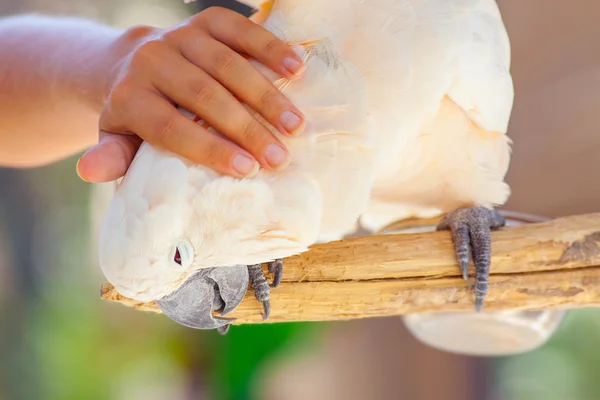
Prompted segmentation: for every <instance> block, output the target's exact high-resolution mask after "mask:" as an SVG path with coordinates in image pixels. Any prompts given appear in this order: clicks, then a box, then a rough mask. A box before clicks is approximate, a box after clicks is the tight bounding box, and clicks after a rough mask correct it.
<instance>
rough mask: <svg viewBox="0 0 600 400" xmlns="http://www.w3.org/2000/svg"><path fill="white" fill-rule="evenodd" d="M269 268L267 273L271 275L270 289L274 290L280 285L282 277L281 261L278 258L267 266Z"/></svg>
mask: <svg viewBox="0 0 600 400" xmlns="http://www.w3.org/2000/svg"><path fill="white" fill-rule="evenodd" d="M267 267H268V268H269V272H270V273H271V274H273V283H272V284H271V287H272V288H276V287H277V286H279V284H280V283H281V278H282V277H283V260H281V259H280V258H279V259H277V260H275V261H271V262H270V263H268V264H267Z"/></svg>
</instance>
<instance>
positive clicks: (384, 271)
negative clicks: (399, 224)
mask: <svg viewBox="0 0 600 400" xmlns="http://www.w3.org/2000/svg"><path fill="white" fill-rule="evenodd" d="M283 262H284V277H283V281H282V284H281V285H280V286H279V287H278V288H276V289H272V292H271V316H270V318H269V320H268V321H266V322H267V323H269V322H285V321H332V320H347V319H358V318H368V317H383V316H392V315H403V314H412V313H422V312H470V311H473V309H474V305H473V294H472V289H471V286H472V280H473V278H472V273H471V277H470V279H469V280H468V281H465V280H463V279H462V278H461V276H460V270H459V267H458V264H457V263H456V261H455V258H454V250H453V245H452V239H451V236H450V233H449V232H447V231H443V232H425V233H412V234H390V235H374V236H365V237H359V238H351V239H345V240H341V241H337V242H330V243H325V244H319V245H314V246H312V247H311V248H310V250H309V251H307V252H305V253H303V254H299V255H296V256H292V257H288V258H286V259H284V260H283ZM471 267H472V266H471ZM265 273H266V274H268V272H267V270H266V268H265ZM101 296H102V298H103V299H105V300H110V301H113V302H117V303H121V304H123V305H126V306H130V307H133V308H136V309H139V310H144V311H153V312H160V310H159V309H158V308H157V307H156V305H155V304H154V303H153V302H151V303H140V302H136V301H134V300H131V299H128V298H125V297H123V296H121V295H120V294H119V293H118V292H117V291H116V289H115V288H114V287H113V286H112V285H110V284H108V283H107V284H105V285H103V287H102V290H101ZM598 304H600V213H596V214H587V215H577V216H570V217H564V218H559V219H555V220H552V221H548V222H544V223H536V224H529V225H523V226H517V227H506V228H503V229H500V230H498V231H495V232H493V233H492V261H491V274H490V286H489V293H488V296H487V298H486V303H485V306H484V310H485V311H498V310H508V309H546V308H576V307H590V306H592V307H593V306H597V305H598ZM261 310H262V306H261V304H260V303H258V302H257V301H256V300H255V299H254V292H253V291H252V290H251V289H250V290H248V293H247V294H246V298H245V299H244V301H243V302H242V303H241V304H240V305H239V306H238V307H237V309H236V310H234V311H233V312H232V313H230V314H229V315H228V317H232V318H237V319H236V321H235V322H234V324H244V323H262V322H264V321H263V320H262V314H261Z"/></svg>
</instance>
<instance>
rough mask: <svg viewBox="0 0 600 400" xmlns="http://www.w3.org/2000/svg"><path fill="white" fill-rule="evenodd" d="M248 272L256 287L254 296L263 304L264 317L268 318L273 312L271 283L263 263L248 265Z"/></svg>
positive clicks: (253, 285) (251, 281)
mask: <svg viewBox="0 0 600 400" xmlns="http://www.w3.org/2000/svg"><path fill="white" fill-rule="evenodd" d="M248 274H249V276H250V283H251V284H252V287H253V288H254V296H255V297H256V300H258V301H260V302H261V303H262V304H263V310H264V313H263V319H264V320H267V319H268V318H269V314H270V312H271V307H270V302H269V300H270V298H271V288H270V287H269V283H268V282H267V278H266V277H265V273H264V272H263V269H262V265H260V264H255V265H248Z"/></svg>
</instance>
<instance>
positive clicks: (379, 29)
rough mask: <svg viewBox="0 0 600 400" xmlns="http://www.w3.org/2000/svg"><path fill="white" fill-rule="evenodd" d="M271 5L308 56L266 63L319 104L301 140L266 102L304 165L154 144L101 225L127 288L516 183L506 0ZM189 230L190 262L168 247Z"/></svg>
mask: <svg viewBox="0 0 600 400" xmlns="http://www.w3.org/2000/svg"><path fill="white" fill-rule="evenodd" d="M248 3H252V5H253V6H260V4H259V3H260V2H248ZM262 12H263V13H264V17H265V19H264V20H263V21H262V24H263V25H264V27H265V28H267V29H268V30H270V31H271V32H273V33H274V34H276V35H277V36H278V37H280V38H282V39H283V40H286V41H289V42H294V43H304V44H303V45H302V46H297V47H296V50H297V51H298V54H299V55H301V56H302V57H305V58H307V60H308V61H307V63H308V68H307V71H306V74H305V76H304V77H303V78H302V79H301V80H300V81H294V82H287V81H283V80H282V79H281V78H280V77H278V76H277V75H276V74H275V73H273V72H272V71H270V70H268V69H267V68H265V67H264V66H261V65H259V64H258V63H256V62H254V64H255V65H256V66H257V68H259V70H260V71H261V72H262V73H263V74H264V75H265V76H266V77H267V78H269V79H270V80H271V81H272V82H276V83H277V84H280V85H281V90H283V91H284V92H285V93H286V95H287V96H288V97H289V98H290V99H291V100H292V102H293V103H294V104H296V106H297V107H298V108H299V109H300V110H302V112H303V113H304V114H305V115H306V120H307V126H306V129H305V131H304V132H303V133H302V134H301V135H300V136H299V137H297V138H292V139H290V138H285V137H281V136H280V135H279V133H278V132H276V131H275V130H274V129H273V128H272V127H270V126H269V124H268V123H266V122H265V121H263V120H262V119H261V118H260V117H259V116H258V115H256V117H257V118H259V119H260V120H261V121H262V122H263V123H264V124H265V126H267V127H268V128H269V129H271V131H272V132H273V133H274V134H275V135H277V136H278V137H279V138H280V139H281V140H282V141H283V142H284V143H285V144H286V146H287V147H288V148H289V149H290V152H291V157H292V162H291V165H290V167H289V168H287V169H286V170H284V171H282V172H269V171H261V172H259V174H258V175H257V176H255V177H254V178H252V179H244V180H238V179H233V178H229V177H224V176H220V175H218V174H216V173H215V172H213V171H212V170H210V169H208V168H205V167H202V166H198V165H193V164H191V163H190V162H189V161H187V160H183V159H181V158H179V157H178V156H176V155H174V154H171V153H169V152H166V151H164V150H162V149H158V148H155V147H153V146H150V145H149V144H147V143H144V144H143V145H142V147H141V148H140V150H139V152H138V154H137V156H136V159H135V161H134V163H133V164H132V166H131V168H130V169H129V171H128V173H127V176H126V177H125V179H124V180H123V181H122V182H121V184H120V185H119V187H118V189H117V191H116V193H115V196H114V198H113V201H112V203H111V205H110V207H109V210H108V212H107V215H106V218H105V221H104V224H103V226H102V229H101V234H100V246H99V253H100V264H101V267H102V269H103V271H104V273H105V275H106V277H107V279H108V280H109V281H110V282H111V283H112V284H113V285H115V287H116V288H117V289H118V290H119V291H120V292H121V293H122V294H124V295H126V296H128V297H132V298H134V299H137V300H140V301H148V300H153V299H158V298H161V297H162V296H165V295H167V294H169V293H171V292H172V291H174V290H175V289H176V288H177V287H179V285H181V283H182V282H183V281H185V279H186V278H187V277H188V276H189V275H190V274H191V272H193V271H194V270H197V269H199V268H207V267H216V266H227V265H237V264H254V263H259V262H266V261H270V260H273V259H276V258H282V257H287V256H290V255H292V254H296V253H300V252H303V251H305V250H306V249H307V248H308V246H310V245H311V244H313V243H315V242H317V241H327V240H332V239H337V238H341V237H342V236H343V235H344V234H346V233H348V232H350V231H352V230H353V229H354V227H355V225H356V223H357V219H358V218H359V217H361V221H362V222H363V223H364V224H365V225H367V226H368V227H370V228H377V227H380V226H381V225H383V224H385V223H387V222H390V221H391V220H392V219H395V218H397V217H398V216H401V217H409V216H413V215H417V216H421V215H428V216H429V215H435V214H437V213H440V212H442V211H444V210H448V209H452V208H453V207H457V206H460V205H463V204H470V203H473V204H482V205H494V204H500V203H502V202H504V201H505V200H506V198H507V196H508V193H509V190H508V186H507V185H506V184H505V183H504V180H503V179H504V174H505V173H506V169H507V167H508V161H509V144H510V141H509V140H508V138H507V137H506V135H505V132H506V127H507V124H508V119H509V116H510V110H511V108H512V97H513V92H512V81H511V78H510V74H509V71H508V69H509V64H510V49H509V43H508V38H507V35H506V32H505V30H504V26H503V24H502V20H501V17H500V14H499V12H498V8H497V6H496V4H495V2H494V1H493V0H370V1H362V0H329V1H327V2H324V1H322V0H277V1H276V2H275V3H274V5H273V8H272V9H270V10H269V8H268V7H265V8H263V11H262ZM182 112H184V114H185V115H187V116H188V117H190V118H192V117H193V115H191V114H190V113H187V112H185V110H182ZM181 240H187V241H188V242H189V243H190V244H191V246H192V247H193V251H194V254H193V260H192V261H191V264H190V266H189V268H177V265H174V264H173V262H172V260H171V259H170V258H172V255H173V246H176V245H177V243H179V242H180V241H181ZM186 254H188V253H186ZM186 257H187V256H186Z"/></svg>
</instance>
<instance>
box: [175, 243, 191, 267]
mask: <svg viewBox="0 0 600 400" xmlns="http://www.w3.org/2000/svg"><path fill="white" fill-rule="evenodd" d="M169 258H170V262H171V265H173V266H174V267H175V268H178V269H181V268H185V269H187V268H189V267H190V266H191V265H192V262H193V261H194V247H193V246H192V244H191V243H190V242H189V241H188V240H186V239H182V240H180V241H179V243H177V245H176V246H173V249H172V250H171V252H170V254H169Z"/></svg>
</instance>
